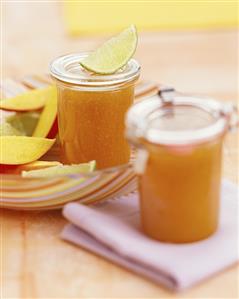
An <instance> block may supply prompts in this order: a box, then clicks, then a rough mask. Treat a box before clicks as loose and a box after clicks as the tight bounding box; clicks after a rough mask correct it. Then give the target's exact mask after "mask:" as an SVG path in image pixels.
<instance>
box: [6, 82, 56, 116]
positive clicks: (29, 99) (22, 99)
mask: <svg viewBox="0 0 239 299" xmlns="http://www.w3.org/2000/svg"><path fill="white" fill-rule="evenodd" d="M52 97H56V87H55V86H48V87H46V88H41V89H33V90H31V91H28V92H24V93H22V94H19V95H18V96H16V97H14V98H9V99H3V100H1V101H0V109H4V110H10V111H31V110H37V109H40V108H43V107H44V105H45V103H46V101H47V100H48V99H49V98H52Z"/></svg>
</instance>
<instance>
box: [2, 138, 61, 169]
mask: <svg viewBox="0 0 239 299" xmlns="http://www.w3.org/2000/svg"><path fill="white" fill-rule="evenodd" d="M54 142H55V139H47V138H39V137H27V136H0V148H1V155H0V164H8V165H20V164H26V163H30V162H33V161H36V160H38V159H39V158H40V157H41V156H43V155H44V154H45V153H46V152H47V151H48V150H49V149H50V148H51V147H52V145H53V144H54Z"/></svg>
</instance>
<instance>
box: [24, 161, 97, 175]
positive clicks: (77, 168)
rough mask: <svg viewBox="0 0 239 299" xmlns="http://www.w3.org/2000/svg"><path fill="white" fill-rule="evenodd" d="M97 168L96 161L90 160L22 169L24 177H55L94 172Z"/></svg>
mask: <svg viewBox="0 0 239 299" xmlns="http://www.w3.org/2000/svg"><path fill="white" fill-rule="evenodd" d="M95 168H96V161H90V162H89V163H82V164H72V165H62V164H61V165H57V166H52V167H47V168H44V169H37V170H30V171H22V176H23V177H31V178H32V177H55V176H62V175H70V174H77V173H87V172H92V171H94V170H95Z"/></svg>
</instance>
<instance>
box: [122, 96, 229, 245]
mask: <svg viewBox="0 0 239 299" xmlns="http://www.w3.org/2000/svg"><path fill="white" fill-rule="evenodd" d="M227 111H229V110H228V108H227V110H225V109H224V106H223V105H221V104H220V103H218V102H216V101H214V100H205V99H200V98H196V97H191V96H185V95H183V96H179V95H175V94H173V95H171V97H167V98H166V100H165V99H164V98H163V97H162V96H161V97H160V96H154V97H151V98H148V99H147V100H145V101H141V102H138V103H136V104H134V105H133V106H132V107H131V108H130V110H129V112H128V113H127V119H126V125H127V137H128V139H129V140H130V141H131V142H132V143H133V144H134V145H135V146H136V147H137V148H138V155H137V158H136V162H135V170H136V172H137V173H138V179H139V196H140V214H141V225H142V230H143V231H144V232H145V234H147V235H148V236H149V237H151V238H154V239H156V240H159V241H162V242H172V243H186V242H194V241H198V240H201V239H204V238H207V237H208V236H210V235H211V234H213V233H214V232H215V231H216V230H217V227H218V221H219V210H220V186H221V164H222V148H223V140H224V136H225V134H226V132H227V130H228V126H229V121H230V115H229V114H228V112H227Z"/></svg>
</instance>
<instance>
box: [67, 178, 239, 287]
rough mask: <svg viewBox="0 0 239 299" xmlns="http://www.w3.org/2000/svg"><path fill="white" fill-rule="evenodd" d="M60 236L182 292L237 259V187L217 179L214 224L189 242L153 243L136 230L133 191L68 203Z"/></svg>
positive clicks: (136, 218)
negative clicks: (93, 201)
mask: <svg viewBox="0 0 239 299" xmlns="http://www.w3.org/2000/svg"><path fill="white" fill-rule="evenodd" d="M63 215H64V216H65V217H66V218H67V219H68V220H69V221H70V222H71V224H68V225H67V226H66V227H65V228H64V230H63V232H62V235H61V237H62V238H63V239H65V240H67V241H70V242H73V243H75V244H77V245H79V246H81V247H83V248H85V249H87V250H90V251H92V252H94V253H96V254H98V255H101V256H103V257H104V258H106V259H108V260H110V261H112V262H114V263H117V264H120V265H121V266H124V267H125V268H128V269H130V270H132V271H134V272H136V273H138V274H140V275H143V276H145V277H148V278H149V279H151V280H153V281H155V282H157V283H161V284H163V285H165V286H166V287H168V288H171V289H174V290H182V289H184V288H187V287H190V286H192V285H194V284H196V283H198V282H199V281H201V280H203V279H205V278H207V277H209V276H211V275H213V274H215V273H216V272H219V271H221V270H223V269H225V268H227V267H229V266H231V265H232V264H234V263H236V262H237V261H238V260H239V254H238V189H237V186H236V185H234V184H233V183H231V182H229V181H226V180H224V181H223V183H222V200H221V215H220V226H219V229H218V231H217V232H216V233H215V234H214V235H213V236H211V237H210V238H208V239H206V240H203V241H199V242H195V243H191V244H170V243H161V242H158V241H154V240H152V239H150V238H148V237H147V236H145V235H144V234H143V233H142V232H141V230H140V224H139V207H138V194H132V195H130V196H123V197H120V198H118V199H115V200H110V201H107V202H103V203H100V204H97V205H95V206H91V207H87V206H84V205H81V204H77V203H69V204H67V205H66V206H65V207H64V210H63Z"/></svg>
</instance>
